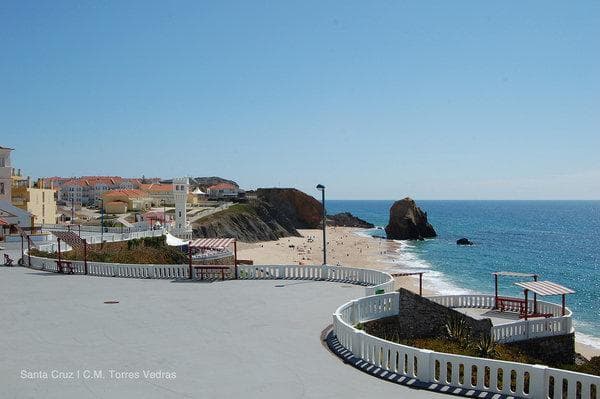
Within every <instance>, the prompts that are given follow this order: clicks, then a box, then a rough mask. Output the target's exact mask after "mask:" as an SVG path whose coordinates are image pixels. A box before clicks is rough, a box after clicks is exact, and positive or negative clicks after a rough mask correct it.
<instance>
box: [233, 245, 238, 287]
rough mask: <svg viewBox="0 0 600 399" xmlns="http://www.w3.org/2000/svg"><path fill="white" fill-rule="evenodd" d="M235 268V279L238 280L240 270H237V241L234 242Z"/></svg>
mask: <svg viewBox="0 0 600 399" xmlns="http://www.w3.org/2000/svg"><path fill="white" fill-rule="evenodd" d="M233 268H234V270H235V278H236V279H237V278H238V268H237V241H234V242H233Z"/></svg>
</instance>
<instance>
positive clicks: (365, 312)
mask: <svg viewBox="0 0 600 399" xmlns="http://www.w3.org/2000/svg"><path fill="white" fill-rule="evenodd" d="M398 314H399V294H398V293H389V294H384V295H375V296H368V297H364V298H360V299H357V300H354V301H351V302H348V303H346V304H344V305H342V306H340V307H339V308H338V309H337V310H336V311H335V313H334V314H333V331H334V333H335V335H336V337H337V339H338V341H339V342H340V344H341V345H342V346H343V347H344V348H346V349H348V350H349V351H350V352H352V354H353V355H354V356H356V357H358V358H360V359H362V360H364V361H366V362H369V363H372V364H373V365H375V366H376V367H379V368H381V369H383V370H385V371H388V372H390V373H394V374H397V375H401V376H406V377H409V378H415V379H417V380H419V381H421V382H425V383H433V384H441V385H448V386H451V387H456V388H462V389H465V390H467V391H469V390H478V391H482V392H491V393H493V394H502V395H509V396H520V397H524V398H548V397H549V395H552V397H553V398H554V399H559V398H566V397H568V398H576V397H577V398H579V397H580V398H586V399H588V398H591V394H592V392H595V393H596V395H597V392H598V389H599V388H600V377H597V376H592V375H588V374H582V373H575V372H571V371H566V370H559V369H554V368H549V367H546V366H540V365H530V364H523V363H514V362H507V361H501V360H492V359H483V358H476V357H470V356H460V355H452V354H447V353H438V352H434V351H430V350H427V349H418V348H414V347H411V346H406V345H401V344H397V343H394V342H390V341H386V340H383V339H381V338H377V337H374V336H372V335H369V334H367V333H365V332H364V331H361V330H358V329H356V328H355V327H354V326H355V325H356V324H357V323H362V322H365V321H369V320H374V319H379V318H383V317H387V316H391V315H398ZM400 316H401V315H400Z"/></svg>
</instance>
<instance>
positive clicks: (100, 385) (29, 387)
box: [0, 267, 447, 399]
mask: <svg viewBox="0 0 600 399" xmlns="http://www.w3.org/2000/svg"><path fill="white" fill-rule="evenodd" d="M281 285H283V287H278V286H281ZM363 294H364V287H360V286H353V285H349V284H343V283H332V282H317V281H285V280H262V281H261V280H254V281H226V282H217V283H199V282H187V281H184V282H171V281H165V280H153V279H146V280H139V279H121V278H97V277H90V276H80V275H62V274H55V273H46V272H40V271H36V270H32V269H26V268H21V267H14V268H6V267H0V320H2V322H1V323H0V390H1V391H0V397H2V398H144V399H145V398H238V397H244V398H357V397H379V398H385V397H390V398H391V397H393V398H430V397H439V398H442V397H444V398H447V396H445V395H444V396H442V395H441V394H435V393H432V392H427V391H418V390H413V389H410V388H407V387H403V386H399V385H396V384H391V383H388V382H385V381H382V380H379V379H376V378H373V377H372V376H370V375H367V374H365V373H362V372H360V371H358V370H356V369H354V368H352V367H347V366H345V365H344V364H343V363H342V362H341V361H340V360H339V359H338V358H337V357H335V356H334V355H332V354H331V353H330V352H329V351H328V350H326V349H325V348H324V347H323V346H322V344H321V342H320V339H319V332H320V331H321V330H323V329H324V328H325V327H326V326H327V325H329V324H330V323H331V311H332V309H336V308H337V307H338V306H339V304H341V303H344V302H347V301H348V300H350V299H353V298H356V297H360V296H362V295H363ZM109 300H117V301H119V303H118V304H104V301H109ZM21 370H26V371H30V372H35V371H46V372H47V373H48V379H22V378H21ZM52 370H57V371H64V372H74V373H75V374H74V376H75V377H76V376H77V374H76V372H77V371H79V372H80V377H79V378H75V379H53V378H52V375H51V372H52ZM85 370H92V371H94V370H96V371H102V376H103V378H102V379H85V378H83V373H84V371H85ZM109 370H118V371H132V372H139V373H140V377H139V378H136V379H126V378H123V379H116V378H114V377H113V378H111V376H110V372H109ZM143 370H151V371H162V372H167V373H175V374H176V378H175V379H172V380H168V379H150V378H145V377H144V375H143ZM67 376H68V375H67Z"/></svg>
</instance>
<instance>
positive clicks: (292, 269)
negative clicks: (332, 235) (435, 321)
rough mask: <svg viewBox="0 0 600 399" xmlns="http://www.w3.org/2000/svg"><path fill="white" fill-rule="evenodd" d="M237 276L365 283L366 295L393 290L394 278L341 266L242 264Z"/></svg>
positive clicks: (381, 273)
mask: <svg viewBox="0 0 600 399" xmlns="http://www.w3.org/2000/svg"><path fill="white" fill-rule="evenodd" d="M238 278H239V279H243V280H256V279H261V280H262V279H292V280H325V281H344V282H348V283H352V284H358V285H365V286H366V288H365V291H366V295H373V294H375V293H383V292H390V291H393V290H394V278H393V277H392V276H391V275H390V274H389V273H385V272H380V271H378V270H371V269H359V268H353V267H342V266H308V265H302V266H300V265H269V266H259V265H242V266H238Z"/></svg>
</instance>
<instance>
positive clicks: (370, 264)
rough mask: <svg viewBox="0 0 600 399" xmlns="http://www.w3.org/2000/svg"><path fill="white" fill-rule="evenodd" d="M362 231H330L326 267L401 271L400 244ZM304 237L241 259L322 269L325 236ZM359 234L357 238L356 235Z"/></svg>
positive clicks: (411, 284)
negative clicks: (320, 267) (340, 266)
mask: <svg viewBox="0 0 600 399" xmlns="http://www.w3.org/2000/svg"><path fill="white" fill-rule="evenodd" d="M362 230H363V229H358V228H352V227H328V228H327V232H326V237H327V263H328V264H330V265H342V266H349V267H365V268H369V269H377V270H383V271H386V272H394V271H400V270H402V267H401V266H400V265H395V264H393V263H391V262H392V260H393V259H394V255H397V250H398V249H399V248H400V246H399V244H398V243H395V242H393V241H388V240H379V239H374V238H372V237H367V236H362V235H360V234H359V233H360V232H361V231H362ZM299 232H300V234H302V237H285V238H282V239H280V240H278V241H266V242H260V243H252V244H249V243H239V244H238V257H239V258H240V259H252V260H253V261H254V263H256V264H272V265H274V264H296V265H297V264H303V265H320V264H322V263H323V252H322V250H323V249H322V248H323V247H322V245H323V241H322V240H323V235H322V231H321V230H299ZM357 233H358V234H357ZM400 287H403V288H406V289H409V290H411V291H413V292H418V290H419V282H418V278H417V277H416V276H414V277H412V276H411V277H399V278H396V288H400ZM423 293H424V294H425V295H435V294H436V291H435V289H434V287H431V286H428V285H427V278H425V280H424V283H423ZM576 350H577V352H579V353H581V354H582V355H583V356H585V357H587V358H590V357H592V356H600V349H599V348H595V347H593V346H589V345H585V344H583V343H581V342H579V341H578V342H576Z"/></svg>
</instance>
